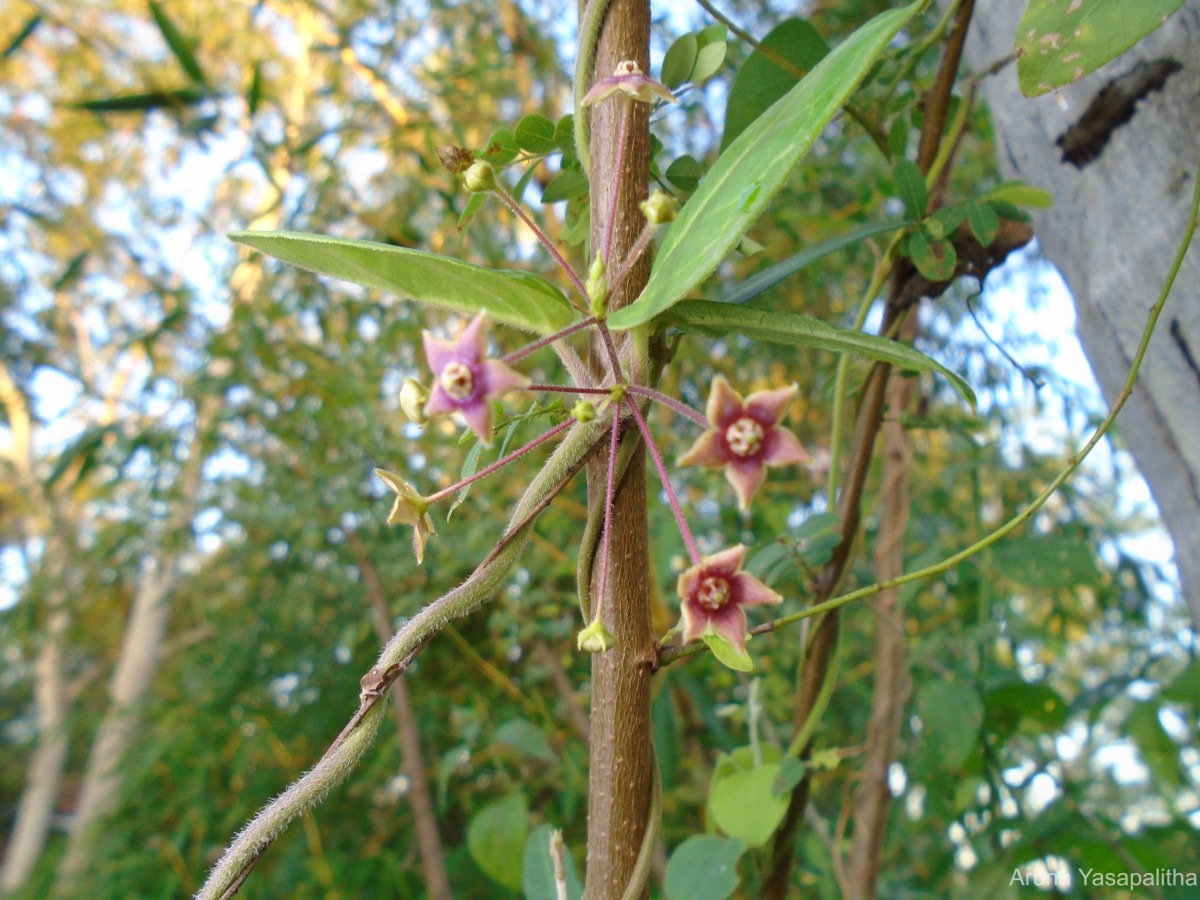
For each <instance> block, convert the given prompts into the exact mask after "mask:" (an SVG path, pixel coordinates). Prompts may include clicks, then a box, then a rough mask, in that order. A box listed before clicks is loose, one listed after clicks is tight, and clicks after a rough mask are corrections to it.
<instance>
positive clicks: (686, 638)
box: [680, 600, 709, 644]
mask: <svg viewBox="0 0 1200 900" xmlns="http://www.w3.org/2000/svg"><path fill="white" fill-rule="evenodd" d="M680 612H681V613H682V614H683V642H684V643H685V644H687V643H690V642H691V641H694V640H696V639H697V638H699V637H700V635H702V634H704V631H705V629H706V628H708V620H709V612H708V610H706V609H701V608H700V606H699V604H696V603H693V602H692V601H691V600H684V601H683V606H682V607H681V608H680Z"/></svg>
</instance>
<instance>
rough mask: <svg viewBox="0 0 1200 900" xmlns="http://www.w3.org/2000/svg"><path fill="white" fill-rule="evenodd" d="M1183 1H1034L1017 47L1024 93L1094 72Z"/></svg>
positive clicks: (1023, 21)
mask: <svg viewBox="0 0 1200 900" xmlns="http://www.w3.org/2000/svg"><path fill="white" fill-rule="evenodd" d="M1182 5H1183V0H1139V2H1137V3H1129V2H1126V0H1070V2H1066V0H1063V2H1057V0H1029V5H1028V6H1027V7H1025V14H1024V15H1023V16H1022V17H1021V24H1020V25H1018V26H1017V43H1016V48H1015V49H1016V53H1017V76H1018V78H1019V80H1020V84H1021V91H1022V93H1024V94H1025V96H1027V97H1036V96H1038V95H1040V94H1045V93H1046V92H1047V91H1052V90H1054V89H1055V88H1058V87H1062V86H1063V85H1065V84H1070V83H1071V82H1072V81H1075V80H1077V79H1079V78H1082V77H1083V76H1084V75H1086V74H1088V73H1089V72H1092V71H1095V70H1096V69H1098V68H1100V67H1101V66H1102V65H1104V64H1105V63H1106V62H1108V61H1109V60H1110V59H1115V58H1116V57H1118V56H1120V55H1121V54H1122V53H1124V52H1125V51H1126V50H1128V49H1129V48H1130V47H1132V46H1133V45H1134V44H1136V43H1137V42H1138V41H1140V40H1141V39H1142V38H1144V37H1145V36H1146V35H1148V34H1150V32H1152V31H1154V30H1155V29H1156V28H1158V27H1159V26H1160V25H1162V24H1163V22H1165V21H1167V19H1168V18H1170V16H1171V14H1172V13H1174V12H1175V11H1176V10H1177V9H1179V7H1180V6H1182Z"/></svg>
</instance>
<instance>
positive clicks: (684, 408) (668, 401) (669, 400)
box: [625, 384, 708, 428]
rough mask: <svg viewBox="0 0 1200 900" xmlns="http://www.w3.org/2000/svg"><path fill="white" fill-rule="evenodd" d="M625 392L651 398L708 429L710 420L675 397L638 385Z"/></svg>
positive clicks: (627, 387) (632, 385) (633, 385)
mask: <svg viewBox="0 0 1200 900" xmlns="http://www.w3.org/2000/svg"><path fill="white" fill-rule="evenodd" d="M625 390H627V391H629V393H631V394H637V395H639V396H641V397H649V398H650V399H651V400H653V401H654V402H655V403H661V404H662V405H663V406H665V407H667V408H668V409H671V410H674V411H675V412H677V413H679V415H681V416H683V417H684V418H685V419H690V420H691V421H693V422H695V423H696V424H697V425H700V426H702V427H704V428H708V419H706V418H704V416H702V415H700V413H698V412H696V410H694V409H692V408H691V407H690V406H688V405H687V404H686V403H681V402H680V401H678V400H676V399H675V398H674V397H668V396H667V395H666V394H664V393H661V392H660V391H656V390H654V389H653V388H648V387H642V386H641V385H638V384H630V385H627V386H626V387H625Z"/></svg>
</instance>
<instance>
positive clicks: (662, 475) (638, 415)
mask: <svg viewBox="0 0 1200 900" xmlns="http://www.w3.org/2000/svg"><path fill="white" fill-rule="evenodd" d="M625 402H626V403H628V404H629V409H630V411H631V412H632V413H633V418H634V420H635V421H636V422H637V424H638V428H640V429H641V431H642V437H644V438H645V439H646V449H647V450H649V451H650V458H651V459H653V460H654V467H655V468H656V469H657V470H658V477H659V480H660V481H662V485H663V488H664V489H665V490H666V492H667V502H668V503H669V504H670V505H671V512H672V513H673V514H674V516H675V524H676V525H678V526H679V533H680V535H682V536H683V543H684V544H686V545H687V551H688V557H689V558H690V559H691V561H692V565H699V564H700V551H699V550H697V549H696V540H695V538H693V537H692V532H691V529H689V528H688V525H687V522H686V521H685V520H684V518H683V510H681V509H680V508H679V501H678V500H677V499H676V498H675V489H674V488H673V487H671V479H670V478H668V477H667V469H666V466H664V465H663V460H662V456H661V455H660V454H659V452H658V447H656V446H655V444H654V438H653V436H652V435H651V434H650V428H649V426H648V425H646V420H645V419H643V418H642V411H641V410H640V409H638V408H637V404H636V403H634V402H633V400H631V399H630V398H628V397H626V398H625Z"/></svg>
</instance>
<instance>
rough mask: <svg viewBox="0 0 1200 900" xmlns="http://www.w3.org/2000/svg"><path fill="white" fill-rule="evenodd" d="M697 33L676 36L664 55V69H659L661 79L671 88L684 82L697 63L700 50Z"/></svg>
mask: <svg viewBox="0 0 1200 900" xmlns="http://www.w3.org/2000/svg"><path fill="white" fill-rule="evenodd" d="M698 49H699V48H698V46H697V43H696V35H695V34H694V33H693V32H690V31H689V32H688V33H687V34H685V35H683V36H681V37H679V38H676V39H675V42H674V43H673V44H671V46H670V48H668V50H667V55H666V56H664V57H663V62H662V69H661V70H659V71H660V74H659V81H661V82H662V83H663V84H664V85H666V86H667V87H669V88H673V87H675V86H676V85H679V84H683V83H684V82H685V81H687V80H688V78H689V77H690V76H691V74H692V66H694V65H695V64H696V52H697V50H698Z"/></svg>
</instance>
